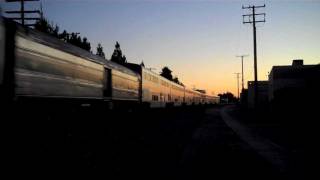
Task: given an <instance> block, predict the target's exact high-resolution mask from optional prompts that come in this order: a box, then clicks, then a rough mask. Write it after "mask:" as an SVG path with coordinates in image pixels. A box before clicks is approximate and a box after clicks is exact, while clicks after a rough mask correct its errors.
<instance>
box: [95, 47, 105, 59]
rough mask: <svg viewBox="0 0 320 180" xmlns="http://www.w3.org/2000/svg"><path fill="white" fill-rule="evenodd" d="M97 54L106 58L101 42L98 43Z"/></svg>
mask: <svg viewBox="0 0 320 180" xmlns="http://www.w3.org/2000/svg"><path fill="white" fill-rule="evenodd" d="M96 55H98V56H100V57H103V58H105V54H104V52H103V47H102V46H101V44H100V43H98V46H97V53H96Z"/></svg>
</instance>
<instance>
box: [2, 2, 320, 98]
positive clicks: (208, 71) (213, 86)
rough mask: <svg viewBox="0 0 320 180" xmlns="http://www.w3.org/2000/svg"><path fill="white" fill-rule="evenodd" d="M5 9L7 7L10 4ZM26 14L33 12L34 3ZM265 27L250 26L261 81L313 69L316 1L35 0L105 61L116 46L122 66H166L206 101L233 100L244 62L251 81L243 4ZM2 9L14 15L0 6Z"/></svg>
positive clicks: (319, 46) (318, 27)
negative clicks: (298, 62) (293, 68)
mask: <svg viewBox="0 0 320 180" xmlns="http://www.w3.org/2000/svg"><path fill="white" fill-rule="evenodd" d="M10 4H12V3H10ZM28 4H29V5H28V6H27V8H29V9H37V8H39V2H32V3H28ZM263 4H266V8H264V9H263V8H262V9H259V11H258V12H265V13H266V23H259V24H258V25H257V44H258V75H259V79H260V80H265V79H267V73H268V71H270V70H271V67H272V66H273V65H287V64H291V63H292V60H293V59H303V60H304V63H305V64H316V63H320V1H311V0H310V1H307V0H305V1H289V0H287V1H235V0H234V1H228V0H226V1H222V0H221V1H214V0H211V1H210V0H208V1H201V0H200V1H199V0H198V1H196V0H186V1H183V0H175V1H171V0H153V1H152V0H144V1H142V0H141V1H139V0H112V1H111V0H68V1H66V0H42V5H43V11H44V15H45V17H46V18H47V19H49V20H50V21H52V22H53V23H56V24H58V25H59V26H60V29H61V30H63V29H66V30H67V31H68V32H80V35H81V36H82V37H83V36H86V37H87V38H88V39H89V41H90V42H91V47H92V50H93V51H94V52H96V45H97V43H99V42H100V43H101V44H102V46H103V47H104V51H105V54H106V57H107V58H108V59H109V58H110V57H111V54H112V52H113V50H114V45H115V42H116V41H119V43H120V45H121V49H122V52H123V53H124V54H125V55H126V57H127V60H128V61H129V62H134V63H140V62H141V61H142V60H143V61H144V64H145V66H146V67H150V68H155V70H154V71H156V72H160V71H161V68H162V67H163V66H168V67H169V68H171V70H172V71H173V74H174V75H176V76H178V78H179V79H180V80H181V81H182V82H183V83H184V84H185V85H187V86H188V87H190V88H192V87H196V88H199V89H206V90H207V92H208V93H209V94H212V92H214V93H215V94H218V93H221V92H224V91H231V92H233V93H235V94H236V92H237V89H236V88H237V83H236V82H237V81H236V75H235V74H234V73H236V72H241V61H240V58H237V57H236V55H241V54H249V57H246V58H245V66H244V69H245V76H244V78H245V81H248V80H252V79H253V39H252V36H253V35H252V25H250V24H245V25H244V24H242V15H243V14H249V13H250V12H249V11H248V10H243V9H242V8H241V7H242V5H263ZM1 7H2V9H4V10H9V9H13V8H15V9H17V8H18V7H19V6H17V5H16V4H15V3H13V4H12V5H8V4H5V3H3V2H1Z"/></svg>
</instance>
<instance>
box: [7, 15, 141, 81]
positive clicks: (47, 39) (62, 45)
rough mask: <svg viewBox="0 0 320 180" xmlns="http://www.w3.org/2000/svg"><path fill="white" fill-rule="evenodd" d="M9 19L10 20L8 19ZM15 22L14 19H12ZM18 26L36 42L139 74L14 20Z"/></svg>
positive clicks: (123, 70)
mask: <svg viewBox="0 0 320 180" xmlns="http://www.w3.org/2000/svg"><path fill="white" fill-rule="evenodd" d="M7 21H9V20H7ZM11 22H13V21H11ZM14 23H15V25H16V27H17V32H18V33H20V35H22V36H24V37H26V38H27V39H31V40H33V41H35V42H38V43H40V44H43V45H46V46H49V47H52V48H55V49H58V50H61V51H64V52H67V53H70V54H72V55H75V56H78V57H81V58H84V59H86V60H88V61H92V62H95V63H98V64H101V65H104V66H105V67H108V68H112V69H116V70H119V71H121V72H125V73H127V74H131V75H135V76H137V73H136V72H134V71H132V70H131V69H128V68H126V67H124V66H122V65H120V64H117V63H114V62H111V61H110V60H107V59H104V58H102V57H100V56H97V55H94V54H92V53H90V52H88V51H86V50H84V49H81V48H80V47H77V46H74V45H72V44H70V43H67V42H64V41H62V40H60V39H58V38H55V37H52V36H50V35H47V34H45V33H43V32H40V31H38V30H35V29H31V28H27V27H22V25H20V24H18V23H16V22H14Z"/></svg>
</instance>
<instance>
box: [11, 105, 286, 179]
mask: <svg viewBox="0 0 320 180" xmlns="http://www.w3.org/2000/svg"><path fill="white" fill-rule="evenodd" d="M220 110H221V107H217V106H215V107H187V108H173V109H165V110H164V109H153V110H144V111H140V112H121V111H113V112H106V111H100V110H97V109H95V110H93V109H91V108H81V109H77V110H75V109H73V110H71V109H66V108H60V109H54V110H50V111H49V112H48V111H47V110H40V111H39V109H32V108H30V107H29V108H25V109H24V110H19V112H15V113H10V112H7V114H11V117H12V118H11V117H10V118H7V119H6V121H8V122H9V121H10V123H9V126H7V127H8V129H7V130H6V132H7V131H10V132H8V133H7V138H6V141H7V143H8V146H7V147H8V149H9V153H8V155H7V159H8V163H7V167H9V169H10V170H13V171H14V172H15V173H16V174H20V175H21V174H23V175H24V176H26V175H32V176H40V174H42V173H44V174H45V175H44V176H42V175H41V176H42V177H45V178H46V177H52V176H56V175H60V174H64V173H67V174H68V175H71V176H82V175H90V176H94V177H95V176H99V177H102V178H112V179H114V178H121V177H130V178H136V177H137V178H149V179H155V178H175V179H182V178H183V179H213V178H221V177H222V178H231V177H237V178H252V179H269V178H273V177H278V178H280V177H283V174H282V173H281V172H280V171H278V170H277V169H276V168H274V167H273V166H272V164H270V163H268V162H267V161H266V160H265V159H264V158H262V157H261V156H260V155H259V154H258V153H257V152H256V151H255V150H254V149H252V148H251V147H250V146H249V145H248V143H246V142H245V141H243V140H242V139H241V138H239V137H238V135H237V134H236V133H235V132H234V131H233V130H232V129H231V128H229V127H228V126H227V125H226V123H225V122H224V121H223V120H222V118H221V116H220Z"/></svg>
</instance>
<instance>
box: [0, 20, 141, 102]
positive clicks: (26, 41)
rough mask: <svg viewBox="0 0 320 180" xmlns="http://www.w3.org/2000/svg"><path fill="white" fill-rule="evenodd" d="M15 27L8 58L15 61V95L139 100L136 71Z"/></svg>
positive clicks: (56, 40)
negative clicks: (10, 55)
mask: <svg viewBox="0 0 320 180" xmlns="http://www.w3.org/2000/svg"><path fill="white" fill-rule="evenodd" d="M15 26H16V27H15V28H16V33H15V35H14V39H15V42H14V44H15V48H14V54H15V57H14V59H5V61H15V65H14V86H15V88H14V95H15V96H16V97H18V98H19V97H32V98H35V97H36V98H63V99H81V100H105V101H111V100H114V101H117V100H119V101H135V102H138V100H139V81H140V76H139V75H138V74H137V73H135V72H133V71H131V70H129V69H127V68H125V67H123V66H121V65H118V64H115V63H112V62H110V61H108V60H106V59H103V58H101V57H98V56H95V55H93V54H91V53H89V52H87V51H85V50H82V49H81V48H78V47H75V46H73V45H71V44H68V43H65V42H63V41H62V40H59V39H56V38H54V37H51V36H48V35H46V34H43V33H41V32H38V31H36V30H33V29H27V28H23V27H21V26H20V25H17V24H16V25H15ZM11 28H12V27H11Z"/></svg>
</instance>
